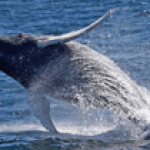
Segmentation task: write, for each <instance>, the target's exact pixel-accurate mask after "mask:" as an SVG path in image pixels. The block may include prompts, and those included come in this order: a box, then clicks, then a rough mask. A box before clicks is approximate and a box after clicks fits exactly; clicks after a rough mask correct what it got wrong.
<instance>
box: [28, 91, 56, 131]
mask: <svg viewBox="0 0 150 150" xmlns="http://www.w3.org/2000/svg"><path fill="white" fill-rule="evenodd" d="M29 104H30V107H31V110H32V112H33V113H34V115H35V116H36V117H37V118H38V119H39V120H40V122H41V123H42V125H43V126H44V127H45V128H46V129H47V130H49V131H51V132H53V133H57V130H56V128H55V127H54V125H53V122H52V120H51V118H50V101H49V100H48V99H46V97H45V96H44V95H43V93H41V91H38V90H37V91H34V92H33V91H32V92H31V93H30V98H29Z"/></svg>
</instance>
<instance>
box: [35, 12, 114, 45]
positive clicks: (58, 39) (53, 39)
mask: <svg viewBox="0 0 150 150" xmlns="http://www.w3.org/2000/svg"><path fill="white" fill-rule="evenodd" d="M110 14H111V11H108V12H107V13H106V14H105V15H104V16H102V17H101V18H99V19H98V20H96V21H95V22H93V23H92V24H90V25H89V26H87V27H85V28H83V29H80V30H77V31H72V32H70V33H66V34H63V35H60V36H37V37H34V38H35V40H36V41H37V44H38V46H40V47H45V46H49V45H51V44H58V43H66V42H69V41H71V40H75V39H77V38H79V37H81V36H84V35H86V34H88V33H89V32H90V31H92V30H93V29H95V28H96V27H97V26H99V25H101V24H103V22H104V21H106V20H107V19H108V17H110Z"/></svg>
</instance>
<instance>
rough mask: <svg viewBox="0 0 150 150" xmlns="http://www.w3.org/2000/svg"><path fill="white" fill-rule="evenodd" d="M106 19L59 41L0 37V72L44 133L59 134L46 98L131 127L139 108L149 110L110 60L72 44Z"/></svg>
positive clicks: (46, 37) (39, 37)
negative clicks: (112, 115)
mask: <svg viewBox="0 0 150 150" xmlns="http://www.w3.org/2000/svg"><path fill="white" fill-rule="evenodd" d="M110 14H111V11H108V12H107V13H106V14H105V15H104V16H102V17H100V18H99V19H98V20H96V21H95V22H94V23H92V24H90V25H89V26H87V27H85V28H83V29H80V30H77V31H72V32H70V33H66V34H63V35H60V36H49V35H35V34H29V33H20V34H16V35H11V36H0V70H1V71H2V72H4V73H5V74H7V75H8V76H10V77H12V78H13V79H14V80H16V81H17V82H18V83H20V84H21V85H22V86H23V87H25V88H26V89H27V91H28V94H29V99H28V102H27V103H28V104H29V105H30V107H31V109H32V111H33V113H34V115H35V116H36V117H38V118H39V120H40V122H41V124H42V125H43V126H44V127H45V128H46V129H47V130H49V131H51V132H53V133H57V132H58V131H57V129H56V127H55V125H54V123H53V121H52V119H51V116H50V101H49V100H48V98H47V96H49V97H50V98H55V99H57V100H62V101H66V102H69V103H71V104H75V105H77V106H81V105H82V104H84V106H85V107H102V108H106V109H108V110H111V111H115V112H116V113H119V114H121V115H125V116H127V118H129V119H130V120H131V121H133V122H137V121H138V120H139V116H138V114H135V110H140V109H141V108H142V106H143V105H144V106H145V107H146V108H147V109H149V104H148V102H147V101H146V100H145V98H144V97H143V95H142V94H141V91H140V90H141V89H140V87H139V86H138V85H137V84H136V83H135V82H134V81H132V80H131V79H130V77H128V76H127V75H126V74H125V73H124V72H123V71H122V70H121V69H120V68H119V67H118V66H117V65H116V64H115V62H114V61H113V60H111V59H109V58H107V57H106V56H104V55H102V54H100V53H99V52H97V51H95V50H93V49H91V48H89V47H88V46H86V45H84V44H80V43H78V42H76V41H75V39H77V38H79V37H82V36H84V35H86V34H88V33H89V32H90V31H92V30H93V29H95V28H96V27H97V26H100V25H102V24H103V22H105V21H106V20H107V19H108V18H109V17H110Z"/></svg>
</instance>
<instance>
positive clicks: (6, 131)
mask: <svg viewBox="0 0 150 150" xmlns="http://www.w3.org/2000/svg"><path fill="white" fill-rule="evenodd" d="M110 9H111V10H113V11H114V13H113V14H111V17H110V19H108V21H107V22H106V23H104V25H103V26H102V27H99V28H97V29H96V30H94V31H92V32H91V33H90V34H88V35H87V36H85V37H83V38H80V39H78V42H80V43H83V44H86V45H88V46H89V47H91V48H93V49H95V50H96V51H98V52H100V53H102V54H104V55H105V56H107V57H109V58H111V59H113V60H114V61H115V62H116V63H117V65H118V66H120V68H121V69H122V70H124V72H126V74H128V75H129V76H130V77H131V79H133V80H134V81H135V82H137V83H138V84H139V85H140V86H141V87H146V88H147V89H148V90H150V67H149V64H150V42H149V40H150V1H148V0H107V1H106V0H105V1H103V0H94V1H92V0H76V1H75V0H64V1H61V0H55V1H54V0H15V1H12V0H1V1H0V35H12V34H17V33H22V32H23V33H34V34H44V35H48V34H53V35H59V34H62V33H67V32H70V31H73V30H77V29H80V28H83V27H85V26H87V25H89V24H90V23H92V22H93V21H95V20H96V19H98V18H99V17H100V16H102V15H104V14H105V13H106V12H107V11H108V10H110ZM27 98H28V97H27V92H26V90H25V89H24V88H23V87H21V86H20V85H19V84H18V83H17V82H16V81H14V80H12V79H11V78H10V77H8V76H6V75H5V74H3V73H2V72H0V149H2V150H6V149H7V150H12V149H36V150H38V149H41V150H43V149H115V150H116V149H121V147H122V148H124V149H136V150H137V149H141V150H142V149H143V150H144V149H150V148H149V143H150V142H149V141H144V140H141V139H140V138H139V134H141V132H140V131H139V129H138V127H136V126H135V125H132V124H131V123H130V122H128V121H122V120H120V119H119V118H118V119H116V118H117V116H116V114H115V115H114V114H111V113H110V112H107V111H105V110H99V109H97V110H94V109H93V110H92V109H91V110H82V109H78V108H75V107H71V106H70V105H69V104H67V103H65V104H64V103H61V102H56V101H55V100H54V102H52V105H51V108H52V118H53V120H54V123H55V125H56V127H57V128H58V131H60V132H63V133H66V132H67V133H71V134H81V135H84V137H82V138H81V137H76V136H73V135H64V137H62V135H51V134H50V133H49V132H48V131H46V130H45V129H44V128H43V127H42V125H41V124H40V122H39V121H38V120H37V119H36V118H35V117H34V116H33V115H32V114H31V112H30V109H29V107H28V105H27V103H26V99H27ZM56 110H57V111H56ZM148 113H150V111H149V112H147V114H145V115H148ZM131 132H132V134H129V133H131ZM97 135H99V136H97ZM49 136H51V138H50V139H49V140H47V141H46V140H45V141H36V140H42V139H45V138H47V137H49ZM89 136H91V137H89ZM87 137H88V138H90V139H91V140H89V139H88V138H87ZM122 137H123V138H122ZM74 138H75V139H74ZM31 141H35V143H32V144H31V145H30V148H28V147H29V146H28V144H29V143H30V142H31ZM36 142H37V143H36ZM26 144H27V145H26ZM143 145H144V146H143Z"/></svg>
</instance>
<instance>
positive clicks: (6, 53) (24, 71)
mask: <svg viewBox="0 0 150 150" xmlns="http://www.w3.org/2000/svg"><path fill="white" fill-rule="evenodd" d="M60 50H61V48H60V45H59V44H52V45H49V46H45V47H39V46H38V44H37V41H36V40H35V39H34V38H33V36H31V35H27V34H18V35H15V36H1V37H0V70H1V71H3V72H4V73H6V74H7V75H9V76H11V77H12V78H14V79H15V80H17V81H18V82H19V83H21V84H22V85H23V86H24V87H28V86H29V84H30V82H31V79H33V77H35V76H36V75H37V74H38V73H39V72H40V71H41V69H43V68H44V67H45V66H46V65H48V64H49V63H50V62H51V61H54V60H55V59H56V58H57V57H58V55H60V53H61V52H60Z"/></svg>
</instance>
